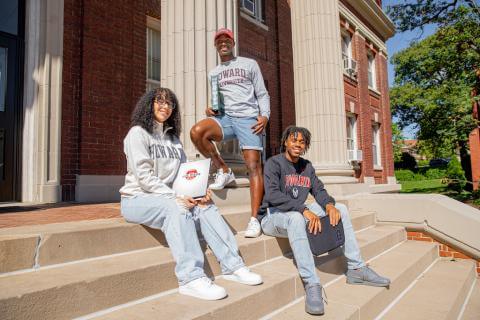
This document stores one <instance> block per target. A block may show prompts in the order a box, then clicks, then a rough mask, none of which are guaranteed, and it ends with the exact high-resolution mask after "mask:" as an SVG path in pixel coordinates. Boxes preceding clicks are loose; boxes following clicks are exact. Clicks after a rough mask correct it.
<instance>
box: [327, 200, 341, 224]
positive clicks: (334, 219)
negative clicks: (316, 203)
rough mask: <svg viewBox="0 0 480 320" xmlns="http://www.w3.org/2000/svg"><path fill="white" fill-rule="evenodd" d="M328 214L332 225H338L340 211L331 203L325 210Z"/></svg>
mask: <svg viewBox="0 0 480 320" xmlns="http://www.w3.org/2000/svg"><path fill="white" fill-rule="evenodd" d="M325 209H326V212H327V216H329V217H330V224H331V225H332V226H336V225H337V224H338V221H340V211H338V209H337V208H335V206H334V205H333V204H331V203H329V204H327V207H326V208H325Z"/></svg>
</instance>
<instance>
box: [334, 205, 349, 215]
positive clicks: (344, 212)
mask: <svg viewBox="0 0 480 320" xmlns="http://www.w3.org/2000/svg"><path fill="white" fill-rule="evenodd" d="M335 208H337V209H338V211H340V215H341V216H342V218H345V217H348V208H347V206H346V205H344V204H343V203H337V204H335Z"/></svg>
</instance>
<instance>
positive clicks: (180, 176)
mask: <svg viewBox="0 0 480 320" xmlns="http://www.w3.org/2000/svg"><path fill="white" fill-rule="evenodd" d="M209 172H210V159H205V160H196V161H191V162H184V163H182V164H181V165H180V168H179V169H178V172H177V176H176V177H175V181H173V185H172V189H173V190H175V192H176V193H177V194H182V195H185V196H189V197H192V198H194V199H196V198H203V197H205V195H206V194H207V186H208V174H209Z"/></svg>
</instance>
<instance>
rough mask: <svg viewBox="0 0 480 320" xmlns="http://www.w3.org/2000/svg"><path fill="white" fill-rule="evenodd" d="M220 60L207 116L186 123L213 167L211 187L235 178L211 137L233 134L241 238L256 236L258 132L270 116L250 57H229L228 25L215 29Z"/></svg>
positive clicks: (260, 79) (260, 176) (231, 42)
mask: <svg viewBox="0 0 480 320" xmlns="http://www.w3.org/2000/svg"><path fill="white" fill-rule="evenodd" d="M214 42H215V47H216V49H217V52H218V55H219V56H220V60H221V63H220V64H219V65H218V66H216V67H215V68H214V69H213V70H212V71H210V73H209V75H208V78H209V82H210V85H211V88H212V102H213V104H215V105H212V106H209V107H207V109H206V114H207V116H208V118H207V119H204V120H202V121H200V122H198V123H197V124H196V125H195V126H193V127H192V129H191V131H190V137H191V139H192V141H193V143H194V144H195V146H196V147H197V149H198V150H199V151H200V153H201V154H202V155H203V156H205V157H207V158H211V159H212V162H213V164H214V166H215V167H216V168H217V170H218V171H217V173H216V175H215V182H214V183H213V184H211V185H210V189H212V190H221V189H223V188H224V187H225V186H226V185H228V184H229V183H231V182H233V181H234V180H235V176H234V175H233V172H232V170H231V169H230V168H228V166H227V165H226V163H225V161H224V160H223V159H222V157H221V156H220V155H219V154H218V151H217V148H216V146H215V144H214V141H215V142H220V141H224V140H230V139H233V138H237V139H238V140H239V143H240V148H241V149H242V153H243V158H244V160H245V164H246V166H247V169H248V175H249V180H250V199H251V210H252V217H251V218H250V221H249V223H248V226H247V230H246V231H245V237H251V238H254V237H258V236H259V235H260V234H261V227H260V223H259V221H258V220H257V218H256V215H257V211H258V209H259V207H260V204H261V202H262V197H263V174H262V157H261V152H262V151H263V139H262V138H263V134H264V132H265V128H266V126H267V123H268V118H269V117H270V96H269V95H268V92H267V90H266V89H265V84H264V82H263V77H262V73H261V72H260V68H259V66H258V64H257V62H256V61H255V60H252V59H248V58H243V57H235V56H234V54H233V47H234V46H235V40H234V36H233V32H232V31H231V30H229V29H225V28H222V29H219V30H218V31H217V33H216V34H215V38H214Z"/></svg>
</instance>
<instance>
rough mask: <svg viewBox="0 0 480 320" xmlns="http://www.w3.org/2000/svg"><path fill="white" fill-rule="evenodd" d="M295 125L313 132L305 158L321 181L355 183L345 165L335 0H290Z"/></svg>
mask: <svg viewBox="0 0 480 320" xmlns="http://www.w3.org/2000/svg"><path fill="white" fill-rule="evenodd" d="M290 4H291V16H292V20H291V21H292V37H293V39H292V40H293V41H292V44H293V65H294V82H295V84H294V86H295V113H296V124H297V125H298V126H303V127H306V128H308V129H309V130H310V131H311V133H312V141H311V145H310V150H309V152H308V154H307V155H306V157H307V158H308V159H310V160H311V161H312V163H313V165H314V167H315V169H316V171H317V174H318V175H320V176H322V180H323V181H324V182H330V183H334V182H337V183H347V182H356V179H355V178H354V177H353V173H354V172H353V170H352V168H351V166H350V164H349V163H348V161H347V145H346V122H345V121H346V120H345V119H346V118H345V107H344V89H343V62H342V54H341V35H340V23H339V9H338V0H321V1H318V0H292V1H291V3H290Z"/></svg>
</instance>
